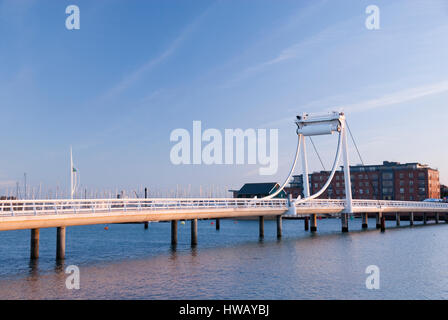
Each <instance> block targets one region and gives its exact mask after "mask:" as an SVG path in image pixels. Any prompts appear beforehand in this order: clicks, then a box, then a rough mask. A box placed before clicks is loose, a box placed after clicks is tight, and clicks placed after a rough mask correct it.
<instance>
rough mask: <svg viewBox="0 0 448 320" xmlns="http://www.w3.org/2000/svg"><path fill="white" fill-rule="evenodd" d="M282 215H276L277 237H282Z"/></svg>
mask: <svg viewBox="0 0 448 320" xmlns="http://www.w3.org/2000/svg"><path fill="white" fill-rule="evenodd" d="M282 227H283V226H282V216H280V215H279V216H277V238H281V237H282Z"/></svg>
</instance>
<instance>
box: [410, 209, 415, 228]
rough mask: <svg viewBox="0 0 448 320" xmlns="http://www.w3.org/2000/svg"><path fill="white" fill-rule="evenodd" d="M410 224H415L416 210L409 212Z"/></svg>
mask: <svg viewBox="0 0 448 320" xmlns="http://www.w3.org/2000/svg"><path fill="white" fill-rule="evenodd" d="M409 225H411V226H413V225H414V212H411V213H410V214H409Z"/></svg>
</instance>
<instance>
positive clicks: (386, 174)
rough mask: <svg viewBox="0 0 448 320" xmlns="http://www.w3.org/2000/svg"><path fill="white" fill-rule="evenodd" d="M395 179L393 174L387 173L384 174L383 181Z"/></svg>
mask: <svg viewBox="0 0 448 320" xmlns="http://www.w3.org/2000/svg"><path fill="white" fill-rule="evenodd" d="M392 178H393V174H392V173H391V172H385V173H383V179H387V180H390V179H392Z"/></svg>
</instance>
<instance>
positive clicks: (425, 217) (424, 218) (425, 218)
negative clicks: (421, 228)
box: [423, 212, 428, 224]
mask: <svg viewBox="0 0 448 320" xmlns="http://www.w3.org/2000/svg"><path fill="white" fill-rule="evenodd" d="M427 218H428V217H427V215H426V212H423V224H426V223H427V220H428V219H427Z"/></svg>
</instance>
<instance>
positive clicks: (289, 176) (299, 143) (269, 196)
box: [260, 134, 302, 200]
mask: <svg viewBox="0 0 448 320" xmlns="http://www.w3.org/2000/svg"><path fill="white" fill-rule="evenodd" d="M297 137H298V140H297V150H296V157H295V159H294V163H293V164H292V167H291V170H290V171H289V175H288V178H286V180H285V182H284V183H283V185H282V186H281V187H280V188H279V189H278V190H277V191H276V192H274V193H273V194H270V195H268V196H266V197H263V198H260V200H261V199H262V200H269V199H272V198H274V197H275V196H276V195H278V194H279V193H280V192H281V191H282V190H283V189H284V188H285V186H286V185H287V184H288V183H289V180H290V179H291V176H292V174H293V172H294V169H295V167H296V164H297V159H298V157H299V153H300V145H301V141H302V139H301V137H302V135H301V134H298V135H297Z"/></svg>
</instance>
